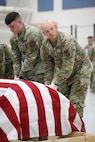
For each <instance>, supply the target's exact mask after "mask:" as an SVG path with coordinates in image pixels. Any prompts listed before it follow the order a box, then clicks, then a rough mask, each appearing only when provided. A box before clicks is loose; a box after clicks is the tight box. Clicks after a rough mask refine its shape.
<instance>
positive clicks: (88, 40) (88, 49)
mask: <svg viewBox="0 0 95 142" xmlns="http://www.w3.org/2000/svg"><path fill="white" fill-rule="evenodd" d="M92 39H93V37H92V36H88V37H87V42H88V44H87V45H86V46H85V47H84V51H85V53H86V54H87V55H89V54H90V48H91V46H92V45H93V43H92Z"/></svg>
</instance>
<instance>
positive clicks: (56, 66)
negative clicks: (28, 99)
mask: <svg viewBox="0 0 95 142" xmlns="http://www.w3.org/2000/svg"><path fill="white" fill-rule="evenodd" d="M41 29H42V32H43V34H44V35H45V36H46V39H45V40H44V41H43V46H42V49H41V54H42V59H43V60H44V62H45V75H44V80H45V84H47V85H48V84H50V86H51V87H54V88H56V84H57V85H58V90H59V91H60V92H61V93H62V94H64V95H65V96H66V97H67V98H69V99H70V101H71V102H72V103H73V104H74V106H75V108H76V109H77V111H78V112H79V114H80V115H81V116H83V107H84V99H85V95H86V92H87V88H88V84H89V82H90V74H91V70H92V65H91V62H90V60H89V57H88V56H86V54H85V53H84V50H83V48H82V47H81V46H80V45H79V43H78V42H77V41H76V40H75V39H74V38H73V37H72V36H71V35H68V34H65V33H62V32H59V31H58V30H57V25H56V24H55V23H54V22H53V21H51V20H45V21H43V22H42V24H41ZM54 75H55V77H56V79H55V78H54ZM53 78H54V79H53ZM52 80H53V83H52Z"/></svg>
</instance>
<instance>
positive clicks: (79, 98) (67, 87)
mask: <svg viewBox="0 0 95 142" xmlns="http://www.w3.org/2000/svg"><path fill="white" fill-rule="evenodd" d="M87 88H88V84H87V83H86V82H84V83H83V82H81V81H80V80H77V81H75V82H73V83H72V84H69V82H68V80H67V81H65V82H64V83H62V84H60V85H59V88H58V90H59V91H60V92H61V93H62V94H63V95H64V96H66V97H67V98H68V99H69V100H70V101H71V102H72V104H73V105H74V107H75V108H76V110H77V112H78V113H79V115H80V116H83V109H84V100H85V95H86V93H87Z"/></svg>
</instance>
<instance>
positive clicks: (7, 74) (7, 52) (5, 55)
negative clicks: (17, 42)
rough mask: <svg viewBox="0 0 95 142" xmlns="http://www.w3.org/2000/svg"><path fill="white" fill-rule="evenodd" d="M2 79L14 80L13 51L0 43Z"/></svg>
mask: <svg viewBox="0 0 95 142" xmlns="http://www.w3.org/2000/svg"><path fill="white" fill-rule="evenodd" d="M0 78H10V79H12V78H13V62H12V54H11V49H10V48H9V47H8V45H6V44H5V43H3V42H1V41H0Z"/></svg>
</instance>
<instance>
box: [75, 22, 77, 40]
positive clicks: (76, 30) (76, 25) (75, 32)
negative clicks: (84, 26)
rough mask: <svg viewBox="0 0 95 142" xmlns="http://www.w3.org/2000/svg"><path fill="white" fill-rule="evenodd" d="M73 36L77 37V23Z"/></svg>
mask: <svg viewBox="0 0 95 142" xmlns="http://www.w3.org/2000/svg"><path fill="white" fill-rule="evenodd" d="M75 38H76V39H77V25H75Z"/></svg>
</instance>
